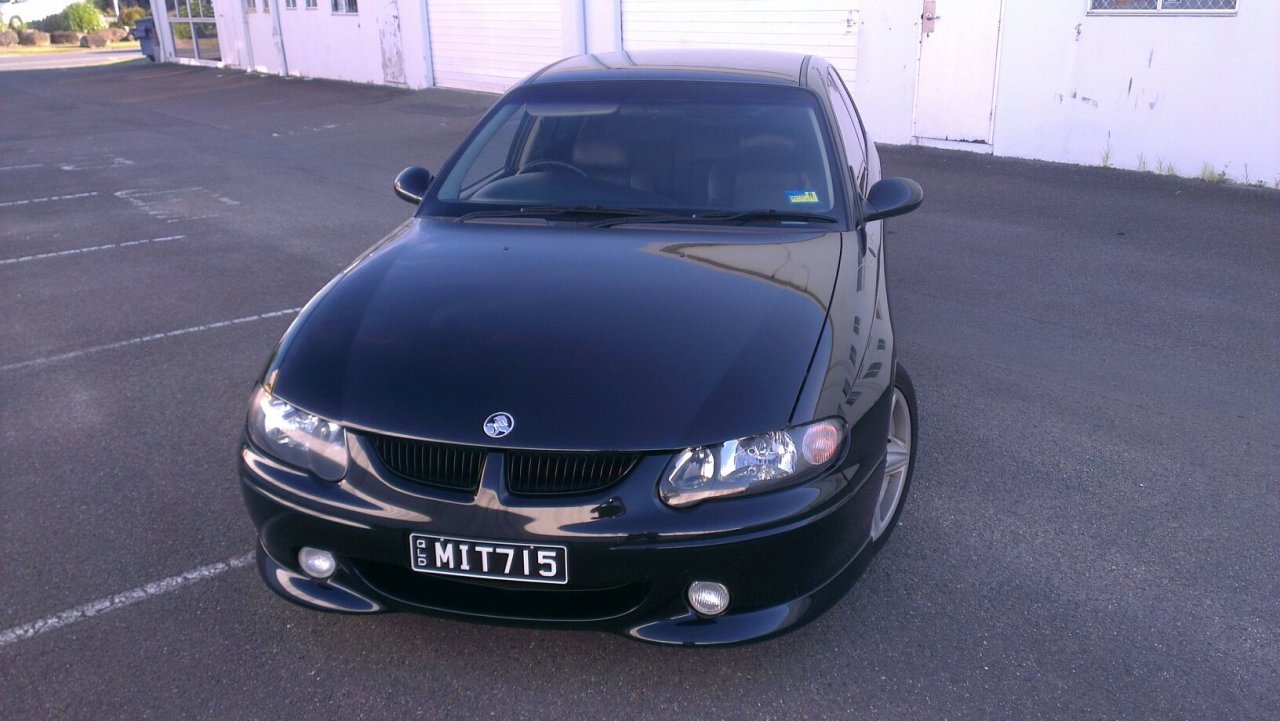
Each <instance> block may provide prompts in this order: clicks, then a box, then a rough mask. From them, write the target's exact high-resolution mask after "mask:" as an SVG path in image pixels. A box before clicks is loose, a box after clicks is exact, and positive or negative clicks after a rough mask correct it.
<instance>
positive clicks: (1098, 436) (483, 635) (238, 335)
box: [0, 63, 1280, 720]
mask: <svg viewBox="0 0 1280 721" xmlns="http://www.w3.org/2000/svg"><path fill="white" fill-rule="evenodd" d="M492 100H493V96H490V95H485V94H479V93H467V92H460V91H448V90H430V91H423V92H409V91H402V90H396V89H391V88H385V87H376V86H361V85H352V84H343V83H335V82H326V81H306V80H299V79H282V78H277V77H260V76H256V75H249V74H245V73H241V72H234V71H223V70H214V69H205V68H192V67H181V66H175V65H151V64H146V63H126V64H121V65H113V66H107V67H97V68H82V69H64V70H56V71H23V72H7V73H2V74H0V106H2V111H0V117H2V118H3V122H2V123H0V718H3V719H8V720H22V719H139V718H159V719H177V718H182V719H201V718H210V719H268V718H288V719H302V718H342V719H383V718H404V717H420V718H431V719H445V718H502V719H523V718H530V719H534V718H554V719H566V718H625V719H664V720H665V719H672V718H698V719H756V718H761V719H764V718H777V719H790V718H803V719H828V718H829V719H862V718H868V719H871V718H874V719H885V718H908V719H1004V718H1011V719H1014V718H1016V719H1035V718H1052V719H1057V718H1061V719H1196V720H1200V719H1273V718H1276V717H1277V709H1280V663H1278V660H1280V630H1278V629H1280V580H1278V579H1277V559H1280V482H1278V478H1277V475H1278V474H1277V470H1278V468H1280V464H1278V461H1280V440H1278V439H1280V407H1278V406H1280V403H1278V400H1280V381H1278V373H1277V369H1278V368H1280V348H1278V342H1280V323H1278V321H1280V192H1277V191H1274V190H1269V189H1258V188H1243V187H1234V186H1227V185H1213V184H1207V183H1204V182H1201V181H1195V180H1183V179H1177V178H1167V177H1160V176H1156V175H1154V174H1139V173H1134V172H1125V171H1116V170H1107V169H1098V168H1080V167H1074V166H1065V165H1055V164H1047V163H1036V162H1028V161H1019V160H1009V159H994V158H990V157H986V156H980V155H971V154H963V153H953V152H943V151H933V150H924V149H918V148H885V149H884V150H883V158H884V164H885V168H886V171H887V172H888V173H890V174H897V175H905V176H908V177H912V178H915V179H917V180H919V181H920V183H921V185H923V186H924V188H925V192H926V196H927V199H926V201H925V205H924V207H923V208H922V209H920V210H919V211H918V212H916V213H914V214H912V215H910V216H907V217H905V218H902V219H898V220H894V221H890V223H889V228H890V231H891V235H890V236H889V239H888V244H887V253H888V257H889V263H890V266H889V271H890V272H889V275H890V283H891V297H892V303H893V314H894V322H895V328H896V336H897V337H898V339H899V342H900V343H901V346H900V347H901V355H902V359H903V361H904V363H906V364H907V366H908V367H909V368H910V370H911V372H912V376H913V378H914V380H915V385H916V388H917V391H918V393H919V396H920V414H921V419H920V425H921V428H920V444H921V450H920V456H919V461H918V466H917V470H916V476H915V487H914V489H913V491H912V495H911V498H910V499H909V505H908V506H907V508H906V511H905V513H904V516H903V521H902V526H901V527H900V528H899V529H898V530H897V531H896V532H895V534H894V537H893V539H892V541H891V542H890V544H889V546H888V547H887V548H886V549H885V551H884V552H883V553H882V554H881V555H879V556H878V557H877V558H876V559H875V560H874V562H873V563H872V564H871V567H870V569H869V570H868V572H867V573H866V575H865V576H864V577H863V578H862V580H861V581H860V582H859V583H858V585H857V586H856V587H855V588H854V590H853V592H852V593H851V594H850V595H849V596H848V597H847V598H846V599H844V600H843V601H842V602H841V603H840V604H839V605H837V606H836V607H835V608H834V609H832V610H831V611H830V612H829V613H827V614H826V615H825V616H823V617H822V618H820V619H819V620H818V621H816V622H814V623H813V624H811V625H809V626H807V627H805V628H803V629H801V630H799V631H797V632H795V633H793V634H790V635H787V636H784V637H782V638H779V639H776V640H773V641H769V642H766V643H763V644H758V645H753V646H745V647H738V648H733V649H724V650H711V651H699V650H685V649H669V648H660V647H653V646H647V645H643V644H640V643H637V642H634V641H629V640H626V639H623V638H620V637H615V636H611V635H607V634H603V633H596V632H583V631H546V630H537V631H535V630H528V629H520V628H506V627H493V626H482V625H473V624H467V623H462V622H457V621H452V620H441V619H436V618H428V617H421V616H413V615H382V616H373V617H349V616H335V615H326V614H320V613H315V612H311V611H307V610H304V609H301V608H298V607H295V606H292V605H290V604H288V603H286V602H285V601H283V600H280V599H278V598H276V597H275V596H274V595H272V594H271V593H270V592H269V591H268V590H267V589H266V588H265V587H264V586H263V585H262V583H261V582H260V581H259V580H258V579H257V577H256V575H255V574H254V572H253V570H252V568H250V567H246V566H245V565H244V558H245V554H246V553H247V552H249V551H250V550H251V549H252V547H253V543H254V539H253V529H252V526H251V524H250V523H249V520H248V518H247V516H246V514H245V512H244V509H243V507H242V505H241V500H240V495H239V488H238V481H237V479H236V477H235V471H234V468H235V466H234V458H235V446H236V442H237V434H238V432H239V429H240V427H241V425H242V422H243V418H244V412H245V408H246V403H247V400H248V394H249V391H250V389H251V387H252V384H253V382H254V380H255V378H256V376H257V374H258V373H259V372H260V371H261V369H262V367H263V364H264V363H265V361H266V360H267V356H268V354H269V353H270V351H271V349H272V346H273V344H274V342H275V340H276V339H277V338H278V337H279V334H280V333H281V332H282V331H283V330H284V329H285V328H286V327H287V325H288V323H289V320H290V318H291V317H292V314H293V312H294V309H296V308H298V307H299V306H301V305H302V304H303V303H305V302H306V301H307V299H308V298H309V297H310V296H311V295H312V294H313V293H314V292H315V291H316V290H318V289H319V288H320V287H321V286H322V285H323V284H324V283H325V282H326V281H327V280H328V279H329V278H330V277H331V276H333V275H334V274H335V273H336V272H337V271H339V270H340V269H341V268H343V267H344V266H345V265H346V264H347V263H348V262H349V261H350V260H351V259H352V258H353V257H355V256H356V255H357V254H358V253H359V252H360V251H361V250H363V249H364V248H366V247H367V246H369V245H370V244H372V243H373V242H374V241H376V240H377V239H378V238H380V237H381V236H382V235H384V234H385V233H386V232H388V231H389V230H391V229H392V228H394V227H395V226H396V225H398V224H399V223H401V222H402V221H403V220H404V219H406V218H407V217H408V216H409V214H410V212H411V208H410V207H409V206H408V205H407V204H405V203H403V202H402V201H399V200H397V199H396V198H395V197H394V196H393V194H392V192H391V181H392V179H393V177H394V176H395V174H396V173H397V172H398V171H399V170H400V169H401V168H402V167H404V166H405V165H409V164H419V165H423V166H426V167H428V168H432V169H438V168H439V167H440V166H441V164H442V162H443V161H444V159H445V158H446V157H447V155H448V153H449V152H450V151H451V150H452V149H453V148H454V147H455V146H456V145H457V143H458V142H459V141H460V140H461V139H462V137H463V136H464V134H465V133H466V131H467V130H468V129H469V128H470V126H471V125H472V123H473V122H474V121H475V120H476V118H477V117H478V115H479V114H480V113H481V112H482V111H483V110H484V109H485V108H486V107H487V106H488V105H489V104H490V103H491V102H492ZM872 130H873V132H874V129H872ZM813 552H814V553H822V552H823V549H820V548H815V549H813ZM762 582H767V579H762Z"/></svg>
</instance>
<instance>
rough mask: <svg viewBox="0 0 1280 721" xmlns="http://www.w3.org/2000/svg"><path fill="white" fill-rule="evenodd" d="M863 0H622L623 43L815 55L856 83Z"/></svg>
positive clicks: (638, 46)
mask: <svg viewBox="0 0 1280 721" xmlns="http://www.w3.org/2000/svg"><path fill="white" fill-rule="evenodd" d="M859 4H860V3H859V0H843V2H841V1H839V0H622V46H623V47H624V48H626V49H627V50H642V49H646V48H682V47H707V48H748V49H758V50H788V51H792V52H802V53H813V54H815V55H821V56H823V57H825V58H826V59H827V60H830V61H831V64H832V65H835V66H836V69H837V70H839V71H840V75H841V76H842V77H843V78H844V81H845V83H846V84H848V85H850V86H852V85H853V81H854V78H855V77H856V74H855V70H856V69H857V61H858V7H859Z"/></svg>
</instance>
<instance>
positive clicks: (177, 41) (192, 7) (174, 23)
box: [165, 0, 222, 62]
mask: <svg viewBox="0 0 1280 721" xmlns="http://www.w3.org/2000/svg"><path fill="white" fill-rule="evenodd" d="M165 14H166V15H167V16H168V17H169V36H170V37H171V38H172V39H173V53H174V55H177V56H178V57H180V58H190V59H192V60H211V61H214V62H217V61H220V60H222V48H221V47H220V46H219V44H218V25H217V23H216V22H215V21H214V17H213V0H165Z"/></svg>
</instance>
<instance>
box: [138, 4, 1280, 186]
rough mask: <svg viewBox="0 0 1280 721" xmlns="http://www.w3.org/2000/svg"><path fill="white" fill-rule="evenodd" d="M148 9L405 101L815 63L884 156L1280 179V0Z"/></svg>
mask: <svg viewBox="0 0 1280 721" xmlns="http://www.w3.org/2000/svg"><path fill="white" fill-rule="evenodd" d="M152 3H153V5H154V6H155V8H156V9H157V10H159V9H161V6H162V5H165V6H167V8H166V9H167V11H168V12H166V13H159V12H157V13H156V16H157V24H158V26H159V28H158V29H159V32H160V35H161V39H162V50H163V59H166V60H170V61H175V62H184V63H197V64H217V65H225V66H229V67H236V68H244V69H253V70H257V71H260V72H267V73H278V74H288V75H302V76H308V77H321V78H335V79H339V80H350V81H355V82H365V83H383V84H390V85H399V86H404V87H410V88H425V87H432V86H439V87H448V88H465V89H471V90H482V91H494V92H497V91H501V90H504V89H506V88H507V87H509V86H510V85H511V84H513V83H514V82H516V81H517V80H519V79H520V78H522V77H524V76H525V75H527V74H528V73H530V72H533V71H534V70H536V69H538V68H540V67H542V66H543V65H546V64H547V63H549V62H551V61H553V60H556V59H558V58H560V57H563V56H566V55H573V54H577V53H582V52H602V51H610V50H629V49H638V48H653V47H680V46H706V47H714V46H722V47H750V48H775V49H787V50H798V51H805V52H814V53H817V54H820V55H823V56H825V57H827V58H828V59H830V60H832V61H833V63H834V64H835V65H836V67H837V68H839V70H840V71H841V73H842V74H843V76H844V79H845V82H846V84H848V85H849V87H850V89H851V90H853V92H854V95H855V96H856V98H857V99H858V102H859V106H860V108H861V109H862V112H863V117H864V119H865V121H866V123H867V124H868V126H870V128H871V131H872V133H873V135H874V136H875V137H876V138H877V139H878V140H880V141H883V142H890V143H919V144H924V145H936V146H943V147H957V148H963V149H967V150H976V151H980V152H987V153H995V154H998V155H1011V156H1017V157H1025V158H1040V159H1045V160H1056V161H1066V162H1071V163H1083V164H1089V165H1112V166H1116V167H1122V168H1136V169H1140V170H1144V169H1145V170H1150V171H1152V172H1166V173H1176V174H1179V175H1188V176H1201V175H1205V176H1208V175H1210V174H1213V175H1217V174H1225V177H1227V178H1230V179H1233V180H1236V181H1242V182H1262V183H1265V184H1267V185H1280V62H1277V60H1280V2H1278V1H1277V0H152ZM1233 58H1234V59H1233Z"/></svg>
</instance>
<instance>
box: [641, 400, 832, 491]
mask: <svg viewBox="0 0 1280 721" xmlns="http://www.w3.org/2000/svg"><path fill="white" fill-rule="evenodd" d="M844 436H845V431H844V422H843V421H841V420H840V419H838V418H830V419H827V420H822V421H817V422H816V423H810V424H808V425H803V426H796V427H794V428H785V429H783V430H780V431H770V432H769V433H761V434H760V435H757V436H748V437H746V438H739V439H737V440H733V441H728V442H726V443H721V444H720V445H716V446H698V447H696V448H686V449H684V450H683V451H680V452H679V453H677V454H676V456H675V458H673V459H672V461H671V464H670V465H669V466H668V467H667V470H666V472H664V473H663V474H662V480H661V481H660V482H659V483H658V495H660V496H661V497H662V500H663V502H664V503H666V504H667V505H669V506H691V505H693V504H695V503H698V502H700V501H705V500H707V499H708V498H722V497H724V496H739V495H744V494H749V493H760V492H762V491H769V490H773V489H775V488H781V487H783V486H789V485H792V484H795V483H799V482H801V481H805V480H808V479H809V478H812V477H813V476H814V475H816V474H817V473H818V472H820V471H821V470H823V469H824V468H826V467H827V466H829V465H831V463H832V461H834V460H835V458H836V455H837V454H838V453H839V451H840V447H841V445H843V443H844Z"/></svg>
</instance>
